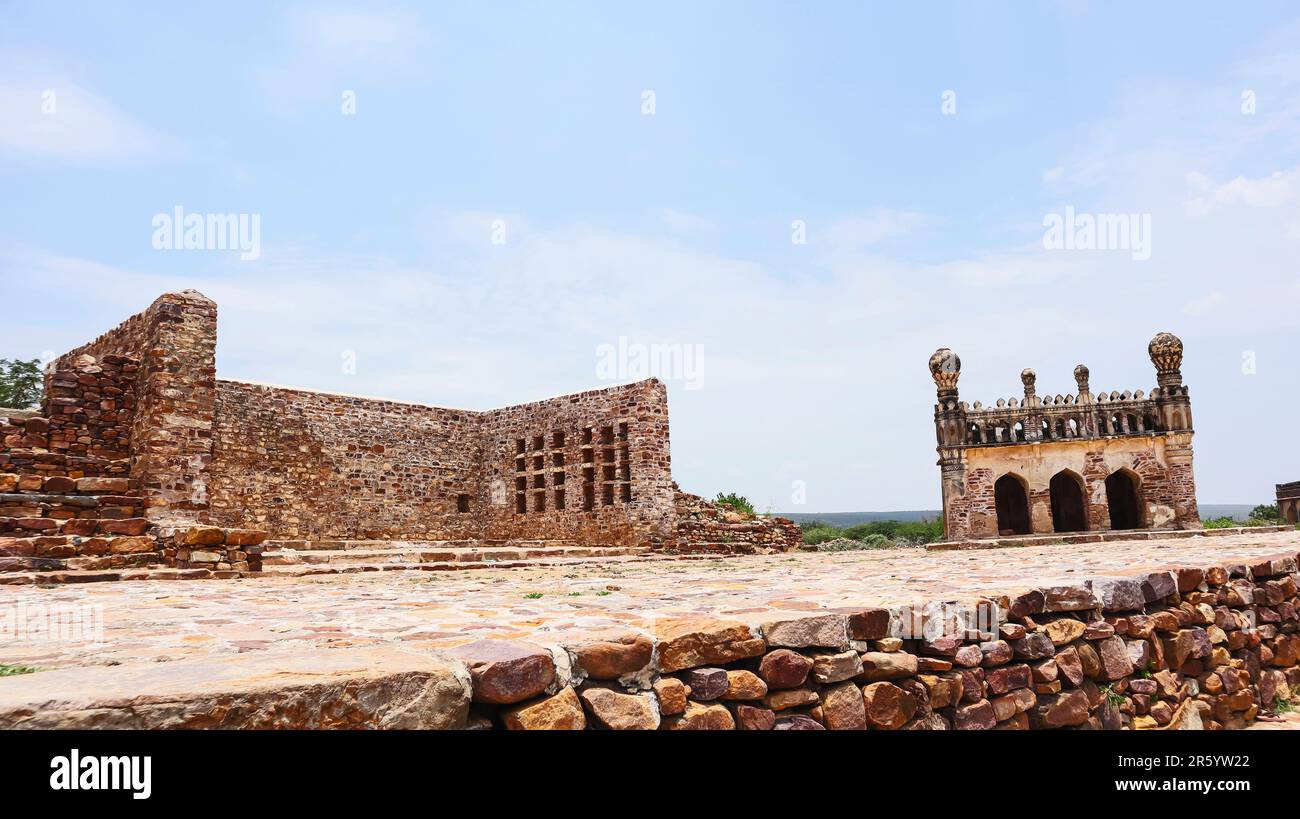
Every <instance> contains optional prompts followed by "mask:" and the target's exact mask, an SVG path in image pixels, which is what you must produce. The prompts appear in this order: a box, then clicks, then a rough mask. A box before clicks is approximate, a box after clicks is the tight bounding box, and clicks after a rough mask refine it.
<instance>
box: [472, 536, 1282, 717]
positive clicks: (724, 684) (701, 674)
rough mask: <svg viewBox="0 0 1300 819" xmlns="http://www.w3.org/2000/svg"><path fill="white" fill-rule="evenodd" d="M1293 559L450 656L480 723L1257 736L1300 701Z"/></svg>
mask: <svg viewBox="0 0 1300 819" xmlns="http://www.w3.org/2000/svg"><path fill="white" fill-rule="evenodd" d="M1296 567H1297V561H1296V556H1294V555H1287V556H1283V557H1279V558H1276V559H1268V560H1260V561H1259V562H1257V563H1254V564H1252V565H1232V566H1183V567H1179V568H1176V569H1172V570H1168V571H1159V572H1153V573H1146V574H1142V575H1138V576H1134V577H1123V578H1116V577H1098V578H1091V579H1084V578H1080V579H1079V580H1078V581H1076V582H1077V585H1052V586H1044V587H1039V588H1033V589H1031V590H1029V591H1027V592H1025V593H1023V594H1020V595H1018V596H1016V597H1014V598H1010V597H1002V598H995V599H981V600H976V601H971V602H970V603H968V604H965V605H960V604H953V603H928V604H927V603H918V604H917V605H916V606H896V607H889V608H864V609H854V608H842V609H837V610H835V611H821V612H806V613H801V612H790V613H788V614H778V613H775V612H774V613H773V616H772V617H771V619H769V620H768V621H766V622H763V623H761V624H759V625H757V626H754V625H748V624H746V623H743V622H739V621H728V620H717V619H711V618H705V617H700V618H681V619H664V620H660V621H658V622H656V623H654V624H653V625H652V627H651V628H649V629H647V630H644V631H627V632H618V631H611V632H607V633H606V632H602V633H592V634H585V635H579V636H575V637H572V638H569V639H565V640H563V641H562V642H561V643H560V644H558V645H549V646H543V645H538V644H533V643H526V642H519V641H505V640H480V641H477V642H474V643H469V644H466V645H464V646H461V647H459V648H457V649H455V650H454V651H452V652H451V653H452V656H453V657H454V658H456V659H457V660H459V661H461V662H463V663H464V664H465V666H466V667H467V669H468V671H469V674H470V677H471V680H472V693H471V698H472V705H471V708H470V710H469V714H468V722H467V724H468V727H471V728H505V729H524V730H537V729H563V730H580V729H584V728H588V729H617V730H621V729H656V728H658V729H668V730H732V729H740V730H771V729H776V730H825V729H830V730H882V731H889V730H950V729H955V730H988V729H999V730H1026V729H1062V728H1064V729H1102V728H1105V729H1174V728H1179V729H1197V728H1206V729H1223V728H1242V727H1246V726H1247V725H1249V724H1250V723H1251V722H1253V721H1254V719H1255V717H1256V716H1257V715H1258V714H1259V713H1260V712H1261V711H1262V710H1272V709H1274V708H1276V707H1278V705H1279V704H1280V703H1284V702H1295V701H1297V700H1300V667H1298V666H1297V662H1300V633H1298V632H1300V615H1298V614H1297V606H1300V596H1298V595H1300V592H1298V591H1297V583H1298V582H1300V574H1298V573H1297V569H1296ZM1028 568H1029V569H1030V570H1031V571H1032V567H1028Z"/></svg>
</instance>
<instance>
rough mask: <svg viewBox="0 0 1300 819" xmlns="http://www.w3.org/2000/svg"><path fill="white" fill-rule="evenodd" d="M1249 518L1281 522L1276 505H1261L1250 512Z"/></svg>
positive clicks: (1280, 515) (1280, 514)
mask: <svg viewBox="0 0 1300 819" xmlns="http://www.w3.org/2000/svg"><path fill="white" fill-rule="evenodd" d="M1250 518H1251V520H1281V518H1282V513H1281V512H1279V511H1278V509H1277V504H1276V503H1261V504H1260V505H1259V506H1256V507H1255V508H1254V509H1251V510H1250Z"/></svg>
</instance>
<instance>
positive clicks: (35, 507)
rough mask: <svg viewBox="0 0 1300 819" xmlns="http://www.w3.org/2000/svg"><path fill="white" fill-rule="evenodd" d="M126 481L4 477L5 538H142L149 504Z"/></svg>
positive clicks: (0, 509)
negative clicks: (125, 536)
mask: <svg viewBox="0 0 1300 819" xmlns="http://www.w3.org/2000/svg"><path fill="white" fill-rule="evenodd" d="M130 492H131V485H130V481H129V480H127V479H126V478H67V477H57V476H56V477H47V476H43V475H31V474H15V473H5V474H0V537H31V536H36V535H60V534H67V535H78V536H81V537H89V536H91V535H140V534H143V533H144V532H145V531H146V530H147V529H148V528H149V522H148V521H147V520H145V519H144V518H143V517H140V515H141V513H142V511H143V500H142V499H141V498H139V497H137V496H135V495H131V494H129V493H130Z"/></svg>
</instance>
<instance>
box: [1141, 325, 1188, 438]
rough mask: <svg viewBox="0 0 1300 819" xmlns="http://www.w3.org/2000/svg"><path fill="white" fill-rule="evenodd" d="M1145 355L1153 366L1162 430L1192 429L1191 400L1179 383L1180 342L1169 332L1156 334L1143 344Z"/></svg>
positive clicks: (1181, 353) (1181, 357)
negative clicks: (1154, 368) (1144, 345)
mask: <svg viewBox="0 0 1300 819" xmlns="http://www.w3.org/2000/svg"><path fill="white" fill-rule="evenodd" d="M1147 354H1148V355H1150V356H1151V363H1152V364H1154V365H1155V366H1156V385H1157V386H1158V387H1159V388H1160V396H1159V397H1158V398H1157V399H1156V407H1157V411H1158V412H1159V414H1160V424H1161V427H1162V428H1163V429H1165V430H1169V431H1173V430H1191V429H1192V401H1191V398H1190V397H1188V394H1187V387H1185V386H1183V371H1182V370H1181V369H1180V367H1182V365H1183V342H1182V341H1181V340H1179V338H1178V336H1176V335H1174V334H1173V333H1157V334H1156V337H1155V338H1153V339H1151V343H1150V344H1148V345H1147Z"/></svg>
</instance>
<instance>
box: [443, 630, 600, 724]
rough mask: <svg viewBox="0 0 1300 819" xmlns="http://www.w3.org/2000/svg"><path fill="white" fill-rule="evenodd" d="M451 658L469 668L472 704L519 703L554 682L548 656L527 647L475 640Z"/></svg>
mask: <svg viewBox="0 0 1300 819" xmlns="http://www.w3.org/2000/svg"><path fill="white" fill-rule="evenodd" d="M451 654H452V655H453V656H455V657H457V658H459V659H461V660H463V661H464V662H465V664H466V665H467V666H469V671H470V676H471V678H472V679H473V683H474V701H475V702H489V703H496V704H499V705H509V704H512V703H516V702H521V701H523V700H526V699H529V698H531V697H535V696H537V695H538V694H540V693H542V692H543V691H545V690H546V689H547V687H548V686H550V685H551V683H552V682H554V681H555V661H554V658H553V657H552V656H551V652H549V651H547V650H546V649H544V648H542V647H541V646H536V645H533V644H531V643H524V642H513V641H508V640H476V641H474V642H472V643H468V644H466V645H463V646H457V647H456V648H454V649H452V651H451ZM574 702H575V703H576V702H577V695H574ZM579 711H581V708H579Z"/></svg>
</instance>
